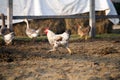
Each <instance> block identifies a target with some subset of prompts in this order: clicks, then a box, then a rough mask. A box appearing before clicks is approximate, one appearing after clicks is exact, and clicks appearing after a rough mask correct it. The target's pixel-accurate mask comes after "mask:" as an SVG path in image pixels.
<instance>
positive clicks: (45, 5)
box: [0, 0, 119, 24]
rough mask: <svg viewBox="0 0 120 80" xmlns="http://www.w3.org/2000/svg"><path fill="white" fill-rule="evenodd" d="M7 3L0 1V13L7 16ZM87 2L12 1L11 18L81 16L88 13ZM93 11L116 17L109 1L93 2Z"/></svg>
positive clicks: (81, 0) (114, 21)
mask: <svg viewBox="0 0 120 80" xmlns="http://www.w3.org/2000/svg"><path fill="white" fill-rule="evenodd" d="M7 2H8V0H0V13H4V14H5V15H7ZM89 2H90V0H13V16H46V15H47V16H52V15H74V14H82V13H86V12H89V10H90V6H89V5H90V4H89ZM95 10H96V11H105V13H106V15H117V12H116V10H115V8H114V6H113V4H112V2H111V0H95ZM110 20H111V21H112V22H113V23H114V24H117V23H118V22H119V19H110ZM20 21H21V20H18V21H17V22H20ZM13 22H14V23H15V22H16V20H15V21H13ZM0 24H1V22H0Z"/></svg>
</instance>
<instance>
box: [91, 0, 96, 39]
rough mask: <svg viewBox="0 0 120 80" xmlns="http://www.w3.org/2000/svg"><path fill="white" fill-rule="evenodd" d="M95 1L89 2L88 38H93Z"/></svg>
mask: <svg viewBox="0 0 120 80" xmlns="http://www.w3.org/2000/svg"><path fill="white" fill-rule="evenodd" d="M95 22H96V21H95V0H90V11H89V25H90V27H91V31H90V34H89V35H90V37H91V38H94V37H95V35H96V34H95V30H96V29H95Z"/></svg>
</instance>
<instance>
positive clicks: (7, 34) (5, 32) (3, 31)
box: [0, 14, 15, 45]
mask: <svg viewBox="0 0 120 80" xmlns="http://www.w3.org/2000/svg"><path fill="white" fill-rule="evenodd" d="M1 18H2V26H1V28H0V35H1V36H2V38H3V40H4V42H5V44H6V45H9V44H10V43H12V41H13V39H14V36H15V35H14V32H13V31H11V30H10V29H8V28H7V27H5V16H4V14H1Z"/></svg>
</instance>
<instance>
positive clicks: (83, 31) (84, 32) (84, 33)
mask: <svg viewBox="0 0 120 80" xmlns="http://www.w3.org/2000/svg"><path fill="white" fill-rule="evenodd" d="M90 29H91V27H90V26H87V27H81V26H80V25H78V35H80V38H84V39H85V40H87V39H88V37H89V32H90Z"/></svg>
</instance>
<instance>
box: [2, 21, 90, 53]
mask: <svg viewBox="0 0 120 80" xmlns="http://www.w3.org/2000/svg"><path fill="white" fill-rule="evenodd" d="M24 22H26V30H25V32H26V35H27V36H28V37H29V38H31V39H35V38H37V37H38V35H39V32H40V30H41V28H38V29H37V30H35V29H32V28H30V27H29V23H28V20H27V19H24ZM7 30H8V29H7V28H6V27H5V26H2V27H1V29H0V35H2V37H3V39H4V42H5V43H6V44H7V45H8V44H10V43H11V42H12V40H13V39H14V36H15V35H14V32H9V33H5V32H7ZM89 31H90V27H89V26H88V27H86V28H82V27H81V26H80V25H79V26H78V35H80V37H81V38H82V37H84V38H85V40H86V39H87V38H88V34H89ZM44 33H45V34H46V35H47V39H48V42H49V44H50V45H51V46H52V49H50V50H49V51H48V52H52V51H57V50H58V48H59V47H64V48H65V49H66V50H67V51H68V53H69V54H72V50H71V49H70V48H69V39H70V35H71V31H70V30H66V31H65V32H63V33H62V34H55V33H54V32H53V31H51V30H50V29H49V28H48V27H47V28H46V29H45V30H44Z"/></svg>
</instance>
